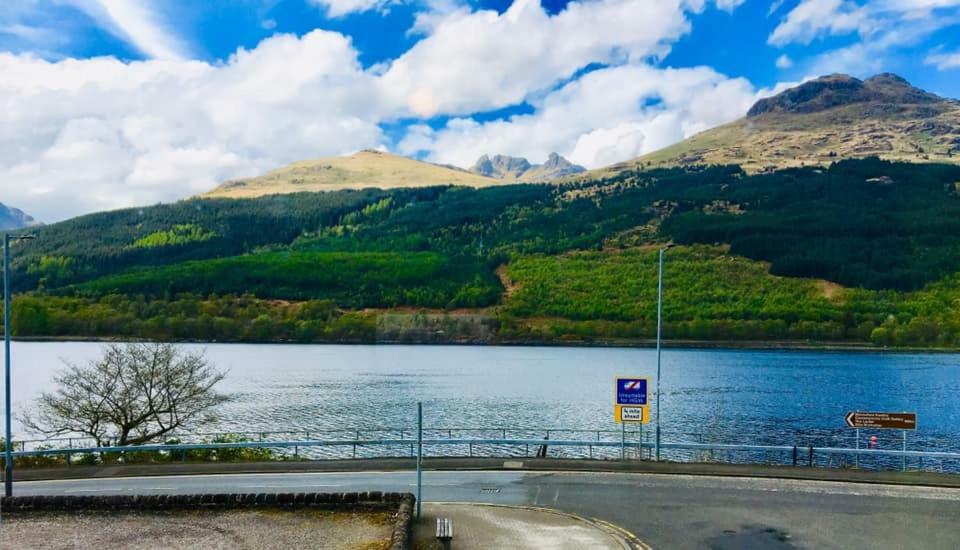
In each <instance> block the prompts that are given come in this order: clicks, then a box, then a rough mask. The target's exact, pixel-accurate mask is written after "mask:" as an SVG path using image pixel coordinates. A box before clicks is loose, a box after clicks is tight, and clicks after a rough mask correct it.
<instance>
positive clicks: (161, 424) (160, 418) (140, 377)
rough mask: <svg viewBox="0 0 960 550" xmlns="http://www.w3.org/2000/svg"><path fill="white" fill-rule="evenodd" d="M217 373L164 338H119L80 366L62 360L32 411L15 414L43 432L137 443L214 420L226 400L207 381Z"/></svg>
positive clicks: (214, 381)
mask: <svg viewBox="0 0 960 550" xmlns="http://www.w3.org/2000/svg"><path fill="white" fill-rule="evenodd" d="M224 375H225V373H223V372H221V371H218V370H217V369H216V368H215V367H213V366H212V365H210V364H209V363H208V362H207V360H206V358H205V357H204V354H203V353H187V352H184V351H183V350H181V349H179V348H177V347H175V346H173V345H171V344H126V345H110V346H107V347H106V348H104V350H103V356H102V357H100V358H99V359H95V360H93V361H91V362H90V363H88V364H87V365H72V364H67V368H66V369H64V370H63V371H61V372H60V373H59V374H58V375H57V376H56V377H55V378H54V381H55V382H56V383H57V385H58V386H59V387H58V389H57V390H56V391H55V392H53V393H43V394H42V395H41V396H40V398H39V399H38V400H37V410H36V412H35V414H32V415H27V416H24V417H23V418H22V421H23V423H24V424H25V425H26V426H27V427H28V428H30V429H31V430H34V431H37V432H40V433H44V434H46V435H47V436H56V435H67V434H84V435H88V436H90V437H92V438H94V439H95V440H96V441H97V445H98V446H104V445H105V444H107V442H108V441H111V440H113V441H115V442H116V444H117V445H140V444H144V443H148V442H151V441H155V440H157V439H158V438H160V437H162V436H163V435H165V434H167V433H169V432H171V431H173V430H176V429H178V428H185V427H190V426H194V425H200V424H204V423H207V422H210V421H211V420H213V419H214V412H215V409H216V408H217V407H218V406H219V405H221V404H223V403H225V402H227V401H229V400H230V396H227V395H223V394H220V393H218V392H216V391H215V390H214V386H215V385H216V384H217V383H218V382H220V381H221V380H223V377H224Z"/></svg>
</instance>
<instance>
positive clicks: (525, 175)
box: [470, 153, 586, 182]
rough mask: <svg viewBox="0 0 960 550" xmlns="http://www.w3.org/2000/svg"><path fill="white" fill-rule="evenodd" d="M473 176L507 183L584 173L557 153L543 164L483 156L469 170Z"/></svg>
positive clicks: (539, 180) (582, 169)
mask: <svg viewBox="0 0 960 550" xmlns="http://www.w3.org/2000/svg"><path fill="white" fill-rule="evenodd" d="M470 171H471V172H473V173H474V174H479V175H481V176H486V177H490V178H497V179H502V180H507V181H526V182H543V181H550V180H554V179H558V178H562V177H565V176H571V175H574V174H579V173H581V172H585V171H586V168H584V167H583V166H580V165H577V164H573V163H572V162H570V161H569V160H567V159H565V158H563V157H561V156H560V155H558V154H557V153H550V156H549V157H547V161H546V162H544V163H543V164H530V161H528V160H527V159H525V158H522V157H510V156H507V155H494V156H493V157H489V156H487V155H483V156H482V157H480V158H479V159H477V162H476V163H475V164H474V165H473V167H472V168H470Z"/></svg>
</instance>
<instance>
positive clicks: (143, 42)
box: [65, 0, 188, 59]
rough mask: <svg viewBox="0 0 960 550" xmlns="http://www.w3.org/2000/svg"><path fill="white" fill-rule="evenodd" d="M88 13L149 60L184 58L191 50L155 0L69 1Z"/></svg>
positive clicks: (67, 0)
mask: <svg viewBox="0 0 960 550" xmlns="http://www.w3.org/2000/svg"><path fill="white" fill-rule="evenodd" d="M65 1H66V2H67V3H69V4H72V5H74V6H75V7H77V8H78V9H80V10H82V11H84V12H86V13H87V14H88V15H89V16H90V17H92V18H93V19H94V20H96V21H97V22H98V23H99V24H100V25H101V26H102V27H103V28H105V29H106V30H108V31H109V32H111V33H112V34H114V35H116V36H117V37H119V38H121V39H122V40H125V41H127V42H129V43H130V44H131V45H133V46H134V47H135V48H137V49H138V50H140V52H142V53H143V54H144V55H146V56H147V57H152V58H154V59H183V58H186V57H188V48H187V47H186V45H185V44H183V42H182V41H181V40H179V39H178V38H177V36H176V34H175V33H173V32H171V30H170V29H169V23H166V22H164V20H163V16H162V14H161V12H160V10H159V9H157V6H156V3H155V2H154V1H153V0H146V1H144V0H65Z"/></svg>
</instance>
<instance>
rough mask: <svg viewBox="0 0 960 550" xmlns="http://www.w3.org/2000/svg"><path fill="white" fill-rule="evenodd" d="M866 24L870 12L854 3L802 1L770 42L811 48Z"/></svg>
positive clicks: (776, 29)
mask: <svg viewBox="0 0 960 550" xmlns="http://www.w3.org/2000/svg"><path fill="white" fill-rule="evenodd" d="M867 21H868V19H867V12H866V11H865V10H864V9H863V8H861V7H860V6H858V5H857V4H856V3H854V2H850V1H847V0H803V1H802V2H800V4H798V5H797V7H795V8H793V9H792V10H791V11H790V12H789V13H788V14H787V16H786V18H784V20H783V21H782V22H781V23H780V24H779V25H777V27H776V28H775V29H774V30H773V33H772V34H771V35H770V38H769V42H770V44H773V45H774V46H783V45H785V44H789V43H791V42H799V43H801V44H809V43H810V42H812V41H813V39H815V38H818V37H820V36H823V35H829V34H845V33H849V32H854V31H858V30H860V29H861V28H862V26H863V25H865V24H866V23H867Z"/></svg>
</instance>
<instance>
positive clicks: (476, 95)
mask: <svg viewBox="0 0 960 550" xmlns="http://www.w3.org/2000/svg"><path fill="white" fill-rule="evenodd" d="M834 72H843V73H848V74H851V75H854V76H857V77H861V78H865V77H869V76H871V75H873V74H876V73H880V72H894V73H897V74H900V75H901V76H903V77H905V78H907V79H908V80H909V81H911V82H912V83H913V84H914V85H916V86H919V87H921V88H924V89H927V90H929V91H932V92H935V93H938V94H940V95H943V96H947V97H954V98H957V97H960V0H773V1H759V0H585V1H581V2H567V1H564V0H543V1H537V0H515V1H513V2H511V1H510V0H479V1H476V0H233V1H227V0H205V1H203V2H197V1H195V0H3V2H2V5H0V202H2V203H4V204H7V205H11V206H15V207H18V208H21V209H23V210H25V211H26V212H28V213H29V214H32V215H33V216H34V217H36V218H38V219H40V220H42V221H44V222H47V223H50V222H56V221H59V220H63V219H66V218H69V217H73V216H77V215H81V214H85V213H90V212H95V211H101V210H108V209H114V208H121V207H128V206H139V205H149V204H154V203H157V202H170V201H175V200H179V199H182V198H186V197H189V196H193V195H195V194H198V193H202V192H204V191H206V190H209V189H211V188H213V187H214V186H216V185H217V184H218V183H220V182H222V181H224V180H227V179H231V178H238V177H249V176H254V175H257V174H261V173H263V172H265V171H267V170H270V169H272V168H276V167H279V166H282V165H284V164H287V163H289V162H292V161H295V160H301V159H306V158H315V157H322V156H332V155H343V154H350V153H353V152H356V151H358V150H361V149H368V148H376V149H381V150H386V151H391V152H394V153H396V154H402V155H407V156H411V157H415V158H419V159H423V160H428V161H432V162H440V163H448V164H453V165H457V166H461V167H469V166H470V165H472V164H473V162H474V161H475V160H476V159H477V158H478V157H479V156H481V155H483V154H496V153H502V154H509V155H514V156H523V157H527V158H528V159H529V160H531V161H532V162H542V161H543V160H545V159H546V157H547V155H548V154H549V153H551V152H554V151H555V152H558V153H560V154H561V155H563V156H565V157H567V158H568V159H570V160H571V161H573V162H576V163H579V164H582V165H584V166H586V167H588V168H596V167H600V166H604V165H608V164H612V163H615V162H619V161H623V160H626V159H629V158H633V157H636V156H638V155H641V154H644V153H648V152H650V151H654V150H656V149H659V148H661V147H664V146H667V145H669V144H671V143H674V142H677V141H680V140H682V139H684V138H686V137H689V136H691V135H693V134H695V133H697V132H700V131H702V130H705V129H708V128H710V127H713V126H716V125H718V124H722V123H725V122H729V121H731V120H735V119H736V118H739V117H741V116H743V114H744V113H745V112H746V111H747V109H749V107H750V106H751V105H752V104H753V102H755V101H756V100H757V99H758V98H760V97H764V96H767V95H770V94H772V93H775V92H776V91H779V90H782V89H784V88H785V87H789V86H791V85H794V84H796V83H798V82H801V81H803V80H805V79H809V78H812V77H816V76H819V75H822V74H828V73H834Z"/></svg>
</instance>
